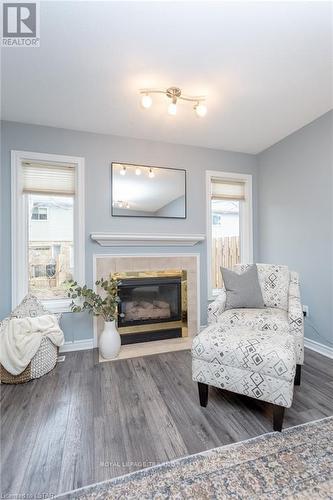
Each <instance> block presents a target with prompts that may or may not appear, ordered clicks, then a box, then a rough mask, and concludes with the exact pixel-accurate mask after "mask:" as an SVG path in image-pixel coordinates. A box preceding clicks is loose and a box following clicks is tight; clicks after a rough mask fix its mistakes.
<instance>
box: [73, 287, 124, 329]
mask: <svg viewBox="0 0 333 500" xmlns="http://www.w3.org/2000/svg"><path fill="white" fill-rule="evenodd" d="M95 285H96V286H99V287H100V288H102V290H103V291H104V292H105V294H103V295H104V297H102V296H101V295H99V294H98V293H96V292H94V290H92V289H91V288H88V287H87V286H86V285H84V286H80V285H78V283H77V281H70V282H69V290H68V297H70V298H71V299H73V300H72V302H71V310H72V312H82V311H88V312H89V313H90V314H93V315H94V316H102V317H103V319H104V321H113V320H114V319H116V317H117V315H118V304H119V302H120V298H119V296H118V285H119V281H118V280H117V279H115V278H112V277H110V278H109V279H106V280H105V279H104V278H101V279H100V280H98V281H96V283H95ZM75 300H76V301H77V302H78V301H79V302H80V303H77V302H75Z"/></svg>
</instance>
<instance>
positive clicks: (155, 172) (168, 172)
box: [111, 162, 186, 219]
mask: <svg viewBox="0 0 333 500" xmlns="http://www.w3.org/2000/svg"><path fill="white" fill-rule="evenodd" d="M111 183H112V185H111V193H112V196H111V214H112V216H113V217H150V218H168V219H185V218H186V170H183V169H176V168H167V167H153V166H150V165H136V164H130V163H116V162H113V163H112V164H111Z"/></svg>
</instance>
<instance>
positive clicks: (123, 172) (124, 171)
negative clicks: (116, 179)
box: [119, 167, 126, 175]
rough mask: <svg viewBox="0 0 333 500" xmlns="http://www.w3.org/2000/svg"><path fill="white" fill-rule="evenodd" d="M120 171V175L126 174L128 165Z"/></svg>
mask: <svg viewBox="0 0 333 500" xmlns="http://www.w3.org/2000/svg"><path fill="white" fill-rule="evenodd" d="M119 173H120V175H126V167H122V168H121V170H120V172H119Z"/></svg>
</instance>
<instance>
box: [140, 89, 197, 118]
mask: <svg viewBox="0 0 333 500" xmlns="http://www.w3.org/2000/svg"><path fill="white" fill-rule="evenodd" d="M140 94H141V96H142V97H141V105H142V106H143V107H144V108H145V109H148V108H150V107H151V105H152V102H153V101H152V98H151V95H150V94H164V95H166V96H167V97H168V98H169V99H170V100H171V102H170V104H169V105H168V114H169V115H172V116H174V115H176V114H177V101H178V100H179V99H180V100H182V101H190V102H195V103H196V104H195V106H194V108H193V109H194V111H195V113H196V115H197V116H198V117H199V118H202V117H204V116H205V115H206V114H207V106H206V105H205V104H204V103H205V102H206V96H186V95H183V94H182V91H181V89H180V88H179V87H169V88H168V89H166V90H160V89H141V90H140Z"/></svg>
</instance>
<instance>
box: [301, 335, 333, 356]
mask: <svg viewBox="0 0 333 500" xmlns="http://www.w3.org/2000/svg"><path fill="white" fill-rule="evenodd" d="M304 345H305V347H307V348H308V349H311V351H316V352H318V353H319V354H322V355H323V356H327V357H328V358H331V359H333V348H332V347H328V346H327V345H324V344H321V343H320V342H316V341H315V340H312V339H306V338H305V339H304Z"/></svg>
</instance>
